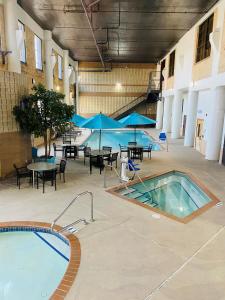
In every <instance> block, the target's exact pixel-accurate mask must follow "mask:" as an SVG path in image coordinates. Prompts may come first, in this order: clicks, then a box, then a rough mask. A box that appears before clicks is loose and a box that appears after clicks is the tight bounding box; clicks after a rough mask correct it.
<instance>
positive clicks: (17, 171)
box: [13, 164, 19, 174]
mask: <svg viewBox="0 0 225 300" xmlns="http://www.w3.org/2000/svg"><path fill="white" fill-rule="evenodd" d="M13 167H14V168H15V170H16V174H18V173H19V170H18V168H17V166H16V164H13Z"/></svg>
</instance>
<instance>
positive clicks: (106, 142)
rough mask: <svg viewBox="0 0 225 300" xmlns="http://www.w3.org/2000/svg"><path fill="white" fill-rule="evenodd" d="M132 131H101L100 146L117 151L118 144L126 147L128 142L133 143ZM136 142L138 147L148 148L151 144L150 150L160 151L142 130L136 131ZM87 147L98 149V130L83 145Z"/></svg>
mask: <svg viewBox="0 0 225 300" xmlns="http://www.w3.org/2000/svg"><path fill="white" fill-rule="evenodd" d="M134 139H135V138H134V131H133V130H103V131H102V140H101V145H102V146H110V147H112V148H113V149H115V150H116V149H119V148H120V147H119V144H121V145H122V146H127V145H128V142H133V141H134ZM136 142H137V143H138V145H142V146H148V145H149V144H152V146H153V149H152V150H155V151H156V150H160V146H159V145H158V144H157V143H155V142H154V140H153V139H152V138H151V137H150V136H149V135H148V134H146V133H145V132H144V131H143V130H137V131H136ZM83 144H84V145H88V146H89V147H91V148H92V149H98V147H99V130H95V131H94V132H93V133H92V134H91V135H90V136H89V137H88V138H87V139H86V140H85V142H84V143H83Z"/></svg>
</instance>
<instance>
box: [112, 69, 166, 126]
mask: <svg viewBox="0 0 225 300" xmlns="http://www.w3.org/2000/svg"><path fill="white" fill-rule="evenodd" d="M161 87H162V85H161V72H158V71H153V72H151V73H150V74H149V83H148V88H147V92H146V93H144V94H142V95H141V96H139V97H138V98H136V99H134V100H133V101H131V102H129V103H128V104H126V105H124V106H122V107H121V108H119V109H118V110H116V111H115V112H114V113H112V114H111V115H110V117H111V118H113V119H115V120H118V119H120V118H122V117H123V116H124V115H126V114H128V113H129V112H130V111H132V110H134V109H135V107H137V106H138V105H140V104H141V103H143V102H151V103H154V102H157V101H159V100H160V94H161V90H162V88H161Z"/></svg>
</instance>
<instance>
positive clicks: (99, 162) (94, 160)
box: [90, 155, 105, 174]
mask: <svg viewBox="0 0 225 300" xmlns="http://www.w3.org/2000/svg"><path fill="white" fill-rule="evenodd" d="M92 166H94V167H96V168H99V172H100V174H101V173H102V170H104V167H105V165H104V159H103V157H102V156H100V155H97V156H92V155H91V156H90V174H92Z"/></svg>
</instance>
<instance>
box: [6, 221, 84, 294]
mask: <svg viewBox="0 0 225 300" xmlns="http://www.w3.org/2000/svg"><path fill="white" fill-rule="evenodd" d="M4 228H9V231H10V229H11V230H13V229H14V228H15V230H18V231H19V230H20V229H21V230H23V229H26V228H27V229H32V228H33V229H34V230H35V229H40V230H43V229H46V230H47V232H50V229H51V224H49V223H44V222H35V221H15V222H1V223H0V229H4ZM54 229H55V230H57V231H58V230H60V229H62V227H61V226H58V225H55V227H54ZM2 232H4V231H2ZM56 233H57V232H56ZM57 235H58V234H56V236H57ZM60 235H61V236H62V239H63V240H66V241H67V242H68V243H69V245H70V260H69V263H68V266H67V269H66V272H65V274H64V276H63V278H62V280H61V282H60V283H59V285H58V287H57V288H56V290H55V291H54V293H53V294H52V295H51V297H50V300H63V299H65V296H66V295H67V293H68V292H69V290H70V288H71V286H72V284H73V282H74V280H75V278H76V276H77V272H78V269H79V266H80V258H81V248H80V242H79V240H78V238H77V237H76V236H75V235H73V234H67V235H64V234H60Z"/></svg>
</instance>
